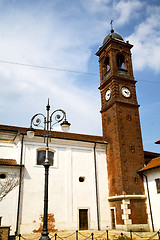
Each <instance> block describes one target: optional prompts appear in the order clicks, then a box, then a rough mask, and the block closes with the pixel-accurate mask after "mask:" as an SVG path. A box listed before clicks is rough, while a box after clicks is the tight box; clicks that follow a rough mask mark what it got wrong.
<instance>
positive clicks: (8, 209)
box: [0, 126, 111, 233]
mask: <svg viewBox="0 0 160 240" xmlns="http://www.w3.org/2000/svg"><path fill="white" fill-rule="evenodd" d="M1 127H2V128H3V130H0V134H1V143H0V152H1V159H0V164H1V165H0V174H1V176H2V174H3V175H5V176H4V178H1V184H2V185H4V186H5V185H6V188H7V179H8V178H12V181H13V182H14V180H15V182H16V184H15V187H14V189H13V190H12V191H10V192H9V193H8V194H6V196H4V198H3V199H2V200H1V202H0V209H1V211H0V213H1V216H0V217H1V223H2V225H6V226H10V225H11V226H12V227H11V229H12V232H13V233H14V232H15V231H19V232H21V233H31V232H33V231H34V230H38V228H39V226H40V223H41V221H40V216H41V215H42V214H43V188H44V167H43V165H42V162H40V165H39V163H38V161H39V159H38V153H39V152H42V153H43V151H44V150H45V144H44V140H43V131H40V133H41V136H36V137H34V138H33V139H29V138H28V137H27V136H26V135H25V136H24V135H23V132H25V131H26V129H23V128H16V127H13V128H12V127H10V126H0V128H1ZM12 132H13V133H12ZM20 132H22V134H20ZM56 135H57V137H53V138H52V141H51V143H50V146H49V151H50V152H51V153H53V155H52V157H53V163H52V165H51V166H50V170H49V210H48V213H49V215H51V216H53V215H54V219H55V222H54V223H53V224H55V229H58V230H62V229H63V230H76V229H82V230H83V229H98V225H99V227H100V229H106V226H110V224H111V222H110V210H109V203H108V204H106V201H105V199H106V197H108V188H106V184H107V181H108V178H107V171H106V169H107V163H106V148H107V143H104V141H103V140H102V138H101V137H94V136H87V135H80V134H71V133H63V132H62V133H60V134H59V133H58V132H57V133H56ZM59 135H60V138H59V137H58V136H59ZM75 137H76V139H75ZM61 138H62V139H61ZM22 139H23V140H22ZM6 156H7V158H6ZM12 159H14V160H12ZM20 176H21V177H20ZM20 185H21V189H20V191H19V186H20ZM6 190H7V189H6ZM3 191H5V190H3ZM19 198H20V200H19V201H20V202H19V204H18V199H19ZM18 208H19V209H18ZM17 214H18V216H17ZM84 217H85V220H84V219H83V218H84ZM17 218H18V220H17ZM17 221H18V222H17ZM17 224H18V226H17Z"/></svg>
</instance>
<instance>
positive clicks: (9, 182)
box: [0, 173, 19, 201]
mask: <svg viewBox="0 0 160 240" xmlns="http://www.w3.org/2000/svg"><path fill="white" fill-rule="evenodd" d="M18 184H19V177H18V176H17V175H16V174H14V173H7V176H6V178H4V179H0V201H2V199H3V198H4V197H5V196H6V195H7V194H8V193H9V192H10V191H12V190H13V189H14V188H15V187H16V186H17V185H18Z"/></svg>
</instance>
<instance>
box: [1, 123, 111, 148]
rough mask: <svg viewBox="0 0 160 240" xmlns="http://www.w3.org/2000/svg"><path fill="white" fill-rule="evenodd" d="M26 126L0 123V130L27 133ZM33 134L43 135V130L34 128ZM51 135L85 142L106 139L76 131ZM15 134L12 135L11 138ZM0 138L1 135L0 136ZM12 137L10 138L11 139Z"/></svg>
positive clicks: (103, 140)
mask: <svg viewBox="0 0 160 240" xmlns="http://www.w3.org/2000/svg"><path fill="white" fill-rule="evenodd" d="M27 130H28V128H25V127H16V126H9V125H0V132H2V131H3V132H6V133H7V132H9V133H11V134H12V133H15V134H23V135H26V134H27ZM35 136H40V137H43V136H44V131H43V130H41V129H35ZM51 137H53V138H58V139H64V140H74V141H85V142H93V143H103V144H106V143H107V141H106V140H105V139H104V138H103V137H102V136H95V135H87V134H77V133H70V132H67V133H66V132H57V131H52V132H51ZM14 138H15V136H13V139H14ZM0 139H1V137H0ZM13 139H12V140H13Z"/></svg>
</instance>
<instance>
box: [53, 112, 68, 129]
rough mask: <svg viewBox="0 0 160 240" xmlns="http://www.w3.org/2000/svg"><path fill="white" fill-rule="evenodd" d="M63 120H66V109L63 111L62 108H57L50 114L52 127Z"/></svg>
mask: <svg viewBox="0 0 160 240" xmlns="http://www.w3.org/2000/svg"><path fill="white" fill-rule="evenodd" d="M54 115H55V117H54V121H55V122H54V123H53V124H52V119H53V116H54ZM62 120H66V113H65V111H63V110H62V109H57V110H55V111H54V112H52V113H51V115H50V129H52V127H53V126H54V125H55V124H57V123H59V122H61V121H62Z"/></svg>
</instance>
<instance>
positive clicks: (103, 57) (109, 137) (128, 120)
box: [96, 29, 148, 230]
mask: <svg viewBox="0 0 160 240" xmlns="http://www.w3.org/2000/svg"><path fill="white" fill-rule="evenodd" d="M132 47H133V46H132V45H131V44H129V42H128V41H127V42H125V41H124V40H123V38H122V37H121V36H120V35H119V34H117V33H115V32H114V30H113V29H112V30H111V33H110V34H108V35H107V36H106V37H105V39H104V41H103V46H102V47H100V48H99V50H98V52H97V53H96V55H97V56H98V57H99V67H100V87H99V89H100V92H101V114H102V128H103V137H104V139H105V140H106V141H108V148H107V169H108V182H109V199H108V200H109V202H110V208H111V214H114V219H116V220H115V221H116V223H115V226H116V228H117V229H122V230H131V229H133V230H140V227H141V228H142V229H143V230H148V224H147V214H146V204H145V201H146V197H145V195H144V189H143V181H142V179H141V178H140V176H139V175H138V174H137V171H138V170H139V169H141V168H142V167H143V166H144V153H143V145H142V137H141V128H140V120H139V110H138V108H139V105H138V103H137V97H136V89H135V85H136V81H135V79H134V76H133V69H132V59H131V51H130V50H131V48H132ZM113 210H114V213H113ZM112 218H113V216H112Z"/></svg>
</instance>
